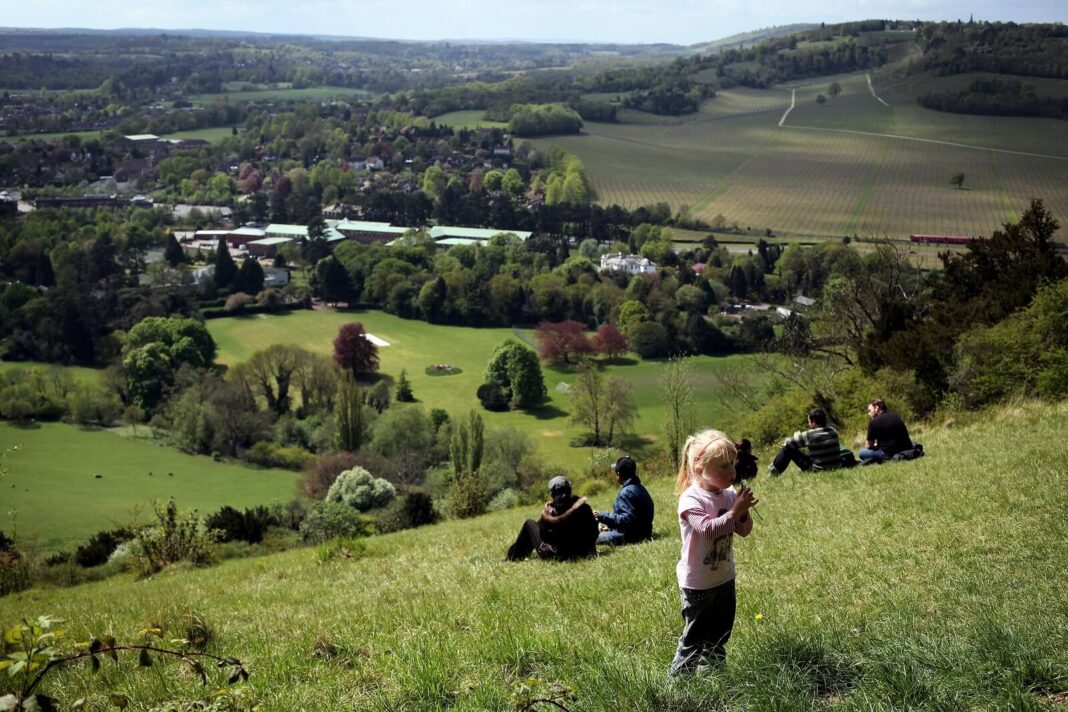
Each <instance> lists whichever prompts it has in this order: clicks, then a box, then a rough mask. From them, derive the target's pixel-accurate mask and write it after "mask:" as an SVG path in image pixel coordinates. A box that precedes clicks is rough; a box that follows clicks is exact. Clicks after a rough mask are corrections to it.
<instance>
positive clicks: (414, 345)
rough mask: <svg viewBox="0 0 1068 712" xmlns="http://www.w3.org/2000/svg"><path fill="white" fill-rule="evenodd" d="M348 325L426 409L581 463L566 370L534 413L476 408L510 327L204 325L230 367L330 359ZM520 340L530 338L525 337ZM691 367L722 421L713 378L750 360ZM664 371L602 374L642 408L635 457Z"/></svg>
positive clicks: (297, 320)
mask: <svg viewBox="0 0 1068 712" xmlns="http://www.w3.org/2000/svg"><path fill="white" fill-rule="evenodd" d="M352 321H359V322H361V323H362V324H363V325H364V328H365V329H366V330H367V331H368V332H369V333H371V334H374V335H375V336H378V337H380V338H382V339H384V340H386V341H388V342H389V343H390V346H386V347H382V348H380V349H379V351H378V353H379V357H380V360H381V365H380V369H379V370H380V372H381V373H383V374H387V375H389V376H391V377H393V378H394V379H396V378H397V377H398V376H399V375H400V372H401V369H406V370H407V376H408V379H409V380H410V381H411V384H412V391H413V393H414V394H415V397H416V399H418V401H419V403H420V405H422V406H423V407H424V408H425V409H427V410H429V409H430V408H444V409H445V410H446V411H448V412H449V413H450V414H452V415H453V416H454V417H455V416H459V415H462V414H464V413H467V412H468V411H469V410H471V409H472V408H474V409H477V410H479V412H481V413H482V415H483V417H484V418H485V420H486V424H487V427H491V428H493V427H514V428H517V429H519V430H522V431H524V432H526V433H529V434H530V435H531V436H532V438H533V439H534V441H535V443H536V444H537V445H538V447H539V450H540V451H541V453H542V454H543V455H544V456H545V457H546V458H547V459H549V460H551V461H553V462H556V463H558V464H562V465H566V466H570V467H575V466H578V465H580V464H581V463H583V462H584V461H585V460H586V458H587V456H588V454H589V452H590V450H589V449H587V448H572V447H569V446H568V441H569V440H570V439H571V437H572V436H573V435H577V434H580V432H581V431H582V429H581V428H580V427H579V426H575V425H572V424H571V423H570V422H569V421H568V415H567V413H568V411H569V410H570V408H569V403H568V400H569V396H568V395H566V394H563V393H560V392H558V391H557V390H556V387H557V386H558V385H559V383H560V382H565V383H569V384H570V383H573V382H574V380H575V373H574V372H572V371H569V370H566V369H564V370H561V369H556V368H552V367H543V375H544V379H545V385H546V387H547V388H548V391H549V401H548V402H547V403H546V404H545V405H543V406H542V407H541V408H539V409H538V410H537V411H534V412H532V413H527V412H523V411H513V412H507V413H490V412H487V411H485V410H483V409H482V408H481V405H480V404H479V402H478V398H477V397H476V396H475V391H476V390H477V389H478V386H479V385H481V384H482V374H483V372H484V371H485V369H486V364H487V363H488V361H489V358H490V355H491V354H492V353H493V350H494V349H495V348H496V347H497V346H498V345H499V344H501V343H502V342H503V341H504V340H505V339H509V338H515V334H513V333H512V331H511V330H510V329H476V328H471V327H459V326H437V325H433V324H427V323H426V322H422V321H416V320H410V319H401V318H399V317H396V316H393V315H390V314H386V313H384V312H373V311H359V312H334V311H312V312H307V311H305V312H292V313H290V314H285V315H279V316H266V315H263V316H259V315H257V316H253V317H241V318H236V319H213V320H211V321H209V322H208V329H209V331H211V334H212V336H213V337H214V338H215V341H216V342H217V343H218V345H219V356H218V360H219V361H220V362H222V363H227V364H234V363H238V362H240V361H244V360H247V359H248V358H249V357H250V356H251V355H252V354H253V353H255V352H256V351H258V350H260V349H264V348H266V347H267V346H269V345H271V344H274V343H293V344H299V345H301V346H303V347H305V348H307V349H310V350H312V351H317V352H320V353H324V354H329V353H331V349H332V342H333V339H334V337H335V336H336V335H337V330H338V328H339V327H340V326H341V325H342V324H345V323H348V322H352ZM524 335H525V336H526V337H527V338H528V339H531V340H532V337H531V335H529V334H524ZM440 363H447V364H451V365H453V366H458V367H460V368H461V369H462V370H463V372H462V373H460V374H456V375H453V376H428V375H426V372H425V369H426V367H427V366H430V365H433V364H440ZM693 363H694V368H695V379H696V383H697V385H698V393H700V394H707V396H706V397H704V398H699V405H698V409H697V413H696V415H697V418H698V422H702V423H707V424H713V423H720V422H722V421H723V419H724V418H725V417H727V416H728V415H729V413H730V410H729V403H727V402H725V399H723V398H721V397H714V395H713V394H714V393H715V384H714V382H713V381H714V374H715V373H716V372H718V371H720V370H723V369H739V370H744V369H749V368H752V365H751V358H750V357H748V356H731V357H727V358H711V357H700V358H695V359H693ZM662 369H663V363H662V362H660V361H640V362H627V364H626V365H610V366H607V367H606V369H605V371H604V372H605V374H606V375H619V376H622V377H624V378H627V379H628V380H630V381H631V383H632V384H633V385H634V396H635V402H636V404H637V405H638V408H639V410H640V416H639V418H638V421H637V423H636V425H635V428H634V431H635V433H638V434H639V435H640V438H638V439H634V440H632V441H630V442H628V443H627V446H628V448H630V449H631V450H633V452H634V454H635V455H639V454H641V453H642V452H644V451H645V449H646V448H647V447H648V446H649V445H651V444H653V443H655V442H656V439H657V437H658V434H659V432H660V430H661V423H662V420H663V406H662V405H661V404H660V395H659V385H658V378H659V374H660V372H661V370H662Z"/></svg>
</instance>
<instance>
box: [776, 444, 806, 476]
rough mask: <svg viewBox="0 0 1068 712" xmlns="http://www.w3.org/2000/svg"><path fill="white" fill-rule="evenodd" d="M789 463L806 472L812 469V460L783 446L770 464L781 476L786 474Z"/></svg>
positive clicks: (794, 449) (790, 447)
mask: <svg viewBox="0 0 1068 712" xmlns="http://www.w3.org/2000/svg"><path fill="white" fill-rule="evenodd" d="M791 462H792V463H794V464H795V465H797V466H798V468H800V469H801V470H804V471H806V472H807V471H808V470H811V469H812V458H811V457H809V456H808V455H806V454H805V453H803V452H801V451H800V450H798V449H797V448H796V447H793V446H791V445H784V446H783V447H782V449H781V450H779V452H778V453H777V454H776V455H775V459H774V460H773V461H772V463H771V464H772V465H774V467H775V471H776V472H778V473H779V474H780V475H781V474H782V473H784V472H786V468H787V467H789V466H790V463H791Z"/></svg>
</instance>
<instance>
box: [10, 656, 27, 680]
mask: <svg viewBox="0 0 1068 712" xmlns="http://www.w3.org/2000/svg"><path fill="white" fill-rule="evenodd" d="M24 667H26V661H25V660H19V661H18V662H17V663H15V664H14V665H12V666H11V667H9V668H8V669H7V674H8V675H10V676H11V677H14V676H15V675H17V674H19V673H20V672H22V668H24Z"/></svg>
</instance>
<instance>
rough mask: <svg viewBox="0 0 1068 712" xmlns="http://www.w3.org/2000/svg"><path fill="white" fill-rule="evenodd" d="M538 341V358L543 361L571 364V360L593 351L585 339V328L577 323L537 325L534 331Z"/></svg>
mask: <svg viewBox="0 0 1068 712" xmlns="http://www.w3.org/2000/svg"><path fill="white" fill-rule="evenodd" d="M535 336H537V339H538V356H540V357H541V359H542V360H543V361H553V362H555V363H571V362H572V359H575V358H578V357H582V356H585V355H586V354H588V353H590V352H591V351H592V350H593V347H592V346H591V345H590V340H589V339H588V338H586V327H585V326H583V325H582V324H580V323H579V322H577V321H571V320H569V321H561V322H556V323H553V322H548V321H543V322H541V323H540V324H538V328H537V329H536V330H535Z"/></svg>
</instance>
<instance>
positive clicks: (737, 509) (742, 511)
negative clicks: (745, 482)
mask: <svg viewBox="0 0 1068 712" xmlns="http://www.w3.org/2000/svg"><path fill="white" fill-rule="evenodd" d="M759 501H760V500H758V499H757V498H756V497H754V496H753V489H752V488H751V487H742V489H741V490H740V491H739V492H738V497H737V499H735V500H734V506H733V507H731V511H733V512H734V516H735V517H737V518H739V519H741V518H742V517H744V516H745V515H746V514H747V513H748V512H749V508H750V507H755V506H756V505H757V504H758V503H759Z"/></svg>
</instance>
